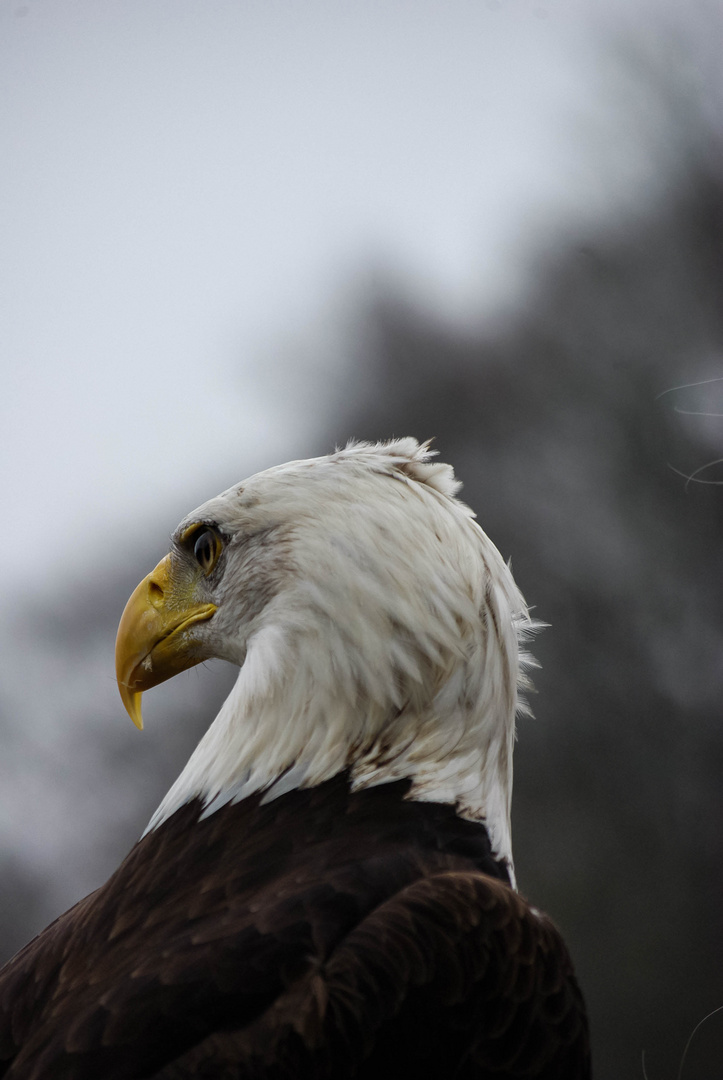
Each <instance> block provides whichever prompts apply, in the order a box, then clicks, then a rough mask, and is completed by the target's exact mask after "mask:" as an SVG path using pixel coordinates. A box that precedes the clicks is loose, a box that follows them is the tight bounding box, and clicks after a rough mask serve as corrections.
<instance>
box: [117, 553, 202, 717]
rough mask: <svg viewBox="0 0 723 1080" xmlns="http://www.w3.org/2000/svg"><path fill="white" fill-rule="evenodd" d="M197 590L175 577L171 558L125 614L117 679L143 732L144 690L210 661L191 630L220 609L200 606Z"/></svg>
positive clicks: (148, 580) (162, 563)
mask: <svg viewBox="0 0 723 1080" xmlns="http://www.w3.org/2000/svg"><path fill="white" fill-rule="evenodd" d="M193 587H194V582H193V581H191V580H181V579H180V575H174V574H173V572H172V565H171V556H170V555H166V557H165V559H161V561H160V562H159V564H158V566H157V567H156V568H155V570H153V571H151V573H150V574H149V575H148V577H146V578H144V579H143V581H142V582H141V583H140V585H139V586H138V587H137V589H135V591H134V592H133V593H132V595H131V598H130V600H129V601H128V603H127V604H126V606H125V610H124V612H123V614H122V616H121V621H120V625H119V627H118V636H117V638H116V643H115V670H116V678H117V680H118V689H119V690H120V695H121V698H122V699H123V704H124V705H125V707H126V711H127V713H128V715H129V716H130V718H131V720H132V721H133V723H134V724H135V725H136V727H137V728H139V729H140V730H142V729H143V717H142V715H141V696H142V694H143V691H144V690H150V688H151V687H152V686H157V685H158V683H162V682H165V680H166V679H170V678H172V677H173V676H174V675H177V674H178V672H179V671H185V670H186V668H190V667H193V666H194V664H200V663H201V661H203V660H205V659H207V657H206V655H204V653H203V652H202V650H201V649H200V648H199V647H198V644H197V643H196V642H195V641H194V638H193V634H192V633H189V631H190V630H191V627H192V626H194V625H195V623H198V622H203V621H204V620H206V619H210V618H211V616H212V615H213V613H214V611H215V610H216V605H215V604H199V603H198V602H197V601H196V600H195V599H194V596H193V591H194V588H193Z"/></svg>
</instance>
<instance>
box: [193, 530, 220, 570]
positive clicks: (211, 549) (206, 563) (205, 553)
mask: <svg viewBox="0 0 723 1080" xmlns="http://www.w3.org/2000/svg"><path fill="white" fill-rule="evenodd" d="M193 554H194V555H195V556H196V559H197V561H198V563H199V564H200V565H201V566H202V567H203V569H204V570H208V568H209V567H210V566H211V565H212V563H213V559H214V555H215V554H216V545H215V543H214V540H213V533H212V532H211V531H210V529H204V531H203V532H202V533H201V535H200V536H199V538H198V540H197V541H196V543H195V544H194V545H193Z"/></svg>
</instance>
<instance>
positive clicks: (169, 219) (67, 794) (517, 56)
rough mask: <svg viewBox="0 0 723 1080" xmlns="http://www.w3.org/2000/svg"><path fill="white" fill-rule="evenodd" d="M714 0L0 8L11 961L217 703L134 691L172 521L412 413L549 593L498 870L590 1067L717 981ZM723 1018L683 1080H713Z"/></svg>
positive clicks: (169, 1) (646, 1035) (718, 166)
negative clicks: (565, 965)
mask: <svg viewBox="0 0 723 1080" xmlns="http://www.w3.org/2000/svg"><path fill="white" fill-rule="evenodd" d="M722 42H723V5H722V4H721V3H720V2H709V3H705V2H703V0H692V2H690V3H688V4H687V5H685V7H684V8H683V6H682V5H680V4H677V3H675V2H673V0H671V2H670V3H665V2H663V0H661V2H653V0H647V2H646V0H627V2H625V3H623V2H622V0H620V2H618V0H599V2H598V0H529V2H528V0H414V2H413V3H412V2H407V0H385V2H384V3H382V2H377V0H352V2H350V3H344V4H341V3H337V2H333V0H328V2H322V0H305V2H304V3H296V4H294V3H291V2H289V0H286V2H284V0H203V2H201V0H9V2H8V0H0V147H1V149H0V160H2V163H3V164H2V169H0V206H1V207H2V210H1V221H2V226H1V227H2V240H1V241H0V311H1V321H0V365H1V366H2V372H1V381H0V411H1V415H2V421H1V422H2V432H3V438H2V469H1V472H0V483H1V484H2V506H3V518H4V521H3V533H4V536H5V542H4V543H5V546H4V549H3V550H4V554H3V558H2V559H1V560H0V600H1V602H0V663H1V666H2V671H1V675H2V683H1V684H0V959H5V958H7V957H9V956H10V955H11V954H12V953H13V952H14V951H15V950H16V949H17V948H19V947H20V946H21V945H22V944H24V942H25V941H26V940H27V939H28V938H29V937H30V936H31V935H33V934H34V933H36V932H37V931H38V930H40V929H41V928H42V927H43V926H44V925H45V924H46V923H47V922H48V921H49V920H50V919H52V918H53V917H54V916H56V915H57V914H59V913H60V912H61V911H62V910H64V909H65V908H66V907H67V906H69V905H70V904H71V903H73V902H74V901H75V900H76V899H78V898H79V897H81V896H82V895H84V894H85V893H86V892H88V891H89V890H90V889H93V888H95V887H96V886H97V885H99V884H101V883H102V882H103V880H104V879H105V878H106V876H107V875H108V874H109V873H110V872H111V871H112V870H113V869H114V868H115V866H116V865H117V864H118V862H119V861H120V860H121V858H122V857H123V855H124V854H125V852H126V851H127V850H128V848H129V847H130V845H131V844H132V843H133V842H134V840H135V839H136V838H137V837H138V835H139V834H140V832H141V831H142V830H143V828H144V826H145V824H146V822H147V820H148V818H149V816H150V814H151V813H152V811H153V810H154V808H155V807H156V805H157V804H158V802H159V801H160V799H161V797H162V795H163V794H164V792H165V790H166V789H167V787H168V786H169V785H170V783H171V782H172V780H173V779H174V778H175V776H176V775H177V773H178V772H179V770H180V768H181V767H182V765H183V763H184V762H185V760H186V758H187V756H188V755H189V753H190V751H191V749H192V748H193V746H194V745H195V743H196V741H197V739H198V737H199V736H200V734H201V733H202V731H203V730H205V728H206V726H207V725H208V723H209V721H210V720H211V719H212V718H213V716H214V715H215V712H216V710H217V708H218V706H219V704H220V702H221V701H222V700H223V697H224V695H225V694H226V692H227V691H228V688H229V686H230V684H231V681H232V679H233V677H234V672H233V670H232V669H230V668H229V667H227V666H225V665H223V664H220V663H217V664H215V665H208V666H207V667H204V668H195V669H194V670H193V671H191V672H188V673H186V675H185V676H182V677H180V678H179V679H177V680H173V682H171V683H169V684H167V685H166V686H163V687H161V688H159V689H158V690H156V691H154V692H153V693H152V694H149V695H148V696H147V698H146V699H145V702H144V712H145V716H146V730H145V731H144V733H143V734H142V735H139V734H138V732H137V731H135V729H134V728H133V727H132V725H131V723H130V721H129V720H128V718H127V717H126V716H125V714H124V712H123V709H122V706H121V703H120V699H119V697H118V692H117V689H116V686H115V680H114V670H113V648H114V638H115V630H116V626H117V622H118V618H119V616H120V613H121V611H122V608H123V605H124V603H125V600H126V598H127V596H128V595H129V593H130V592H131V590H132V589H133V588H134V586H135V585H136V584H137V582H138V581H139V580H140V578H141V577H142V576H143V575H144V574H145V573H146V572H147V571H148V570H149V569H150V568H151V567H152V566H154V565H155V563H156V562H157V561H158V559H159V558H161V557H162V555H163V554H164V553H165V551H166V545H167V537H168V534H169V533H170V531H171V530H172V529H173V527H174V526H175V524H176V523H177V521H178V520H179V519H180V518H181V517H182V516H183V515H185V513H186V512H188V511H189V510H190V509H192V508H193V507H194V506H196V505H197V504H199V503H200V502H202V501H204V500H205V499H207V498H209V497H210V496H212V495H214V494H216V493H217V492H218V491H220V490H222V489H223V488H225V487H227V486H228V485H230V484H231V483H233V482H235V481H238V480H240V479H242V478H243V477H244V476H246V475H249V474H250V473H252V472H254V471H257V470H258V469H261V468H265V467H267V466H269V465H272V464H276V463H278V462H280V461H283V460H285V459H288V458H297V457H306V456H310V455H316V454H319V453H325V452H328V451H330V450H331V449H333V447H334V445H335V444H336V443H340V444H343V443H344V442H345V441H346V440H347V439H348V438H349V437H352V436H354V437H357V438H365V439H377V438H386V437H390V436H393V435H406V434H412V435H415V436H417V437H418V438H420V439H424V438H428V437H430V436H435V437H436V445H437V447H438V449H439V451H440V454H441V459H442V460H445V461H450V462H451V463H452V464H454V466H455V468H456V470H457V473H458V475H459V476H460V478H461V479H462V480H463V481H464V484H465V488H464V497H465V498H466V501H468V502H469V503H470V505H472V506H473V507H474V509H475V510H476V511H477V513H478V516H479V520H480V522H481V524H482V525H483V527H484V528H485V530H486V531H487V532H488V533H489V534H490V535H491V536H492V538H493V539H494V541H495V542H496V543H497V545H498V547H499V548H500V549H501V551H502V553H503V554H504V556H505V557H507V558H511V559H512V565H513V569H514V571H515V575H516V577H517V580H518V581H519V583H520V585H521V587H522V589H523V591H524V593H525V595H526V596H527V598H528V600H529V602H530V603H531V604H532V605H534V612H535V615H536V616H537V617H538V618H540V619H543V620H545V621H546V622H549V623H550V624H551V626H550V629H548V630H546V631H545V632H544V633H543V634H542V635H541V636H540V637H539V638H538V640H537V642H536V646H535V652H536V655H537V657H538V659H539V660H540V661H541V663H542V668H541V670H540V671H539V673H538V674H537V676H536V680H535V681H536V686H537V691H538V692H537V694H536V695H535V697H534V700H533V707H534V711H535V714H536V715H535V718H534V719H524V720H523V721H522V722H521V723H520V725H519V741H518V748H517V755H516V778H515V795H514V808H513V809H514V817H513V837H514V841H515V852H516V863H517V870H518V877H519V881H520V887H521V889H522V890H523V892H525V893H526V894H527V895H529V896H530V897H531V898H533V899H534V902H535V903H536V904H538V905H539V906H540V907H543V908H545V909H546V910H547V911H549V913H550V914H551V915H552V916H553V918H554V919H555V920H556V921H557V922H558V924H559V925H560V927H561V928H562V930H563V933H564V934H565V936H566V938H567V941H568V943H569V945H570V948H571V951H572V953H573V956H574V958H575V961H576V964H577V969H578V973H579V977H580V981H581V983H582V986H583V988H584V991H585V993H586V996H587V1000H588V1004H589V1010H590V1016H591V1023H592V1030H593V1040H594V1052H595V1061H596V1075H597V1076H598V1077H599V1078H600V1077H602V1078H610V1080H619V1078H624V1077H631V1078H633V1077H634V1078H643V1077H645V1076H647V1080H673V1078H675V1077H676V1076H677V1074H678V1066H679V1063H680V1059H681V1055H682V1053H683V1049H684V1046H685V1043H686V1040H687V1039H688V1037H689V1035H690V1034H691V1032H692V1031H693V1029H694V1027H695V1025H696V1024H697V1023H698V1022H699V1021H701V1020H702V1019H703V1017H705V1016H706V1014H707V1013H709V1012H710V1011H711V1010H713V1009H715V1008H717V1007H718V1006H721V1005H723V964H722V961H723V903H722V900H723V895H722V892H723V725H722V724H721V720H722V717H721V690H722V689H723V648H722V646H723V618H722V604H721V598H722V597H723V590H722V589H721V581H722V578H723V574H722V571H723V565H722V563H723V547H722V545H721V541H722V539H723V466H722V465H721V461H720V459H721V458H723V353H722V349H723V318H722V317H723V154H722V150H723V109H722V106H723V67H721V64H720V53H721V44H722ZM722 1063H723V1013H721V1014H718V1015H716V1016H713V1017H711V1018H710V1019H709V1020H708V1021H707V1022H706V1024H704V1025H703V1027H702V1028H701V1029H700V1030H699V1031H698V1032H697V1034H696V1036H695V1038H694V1040H693V1042H692V1044H691V1046H690V1050H689V1053H688V1057H687V1061H686V1065H685V1072H684V1080H694V1078H696V1080H698V1078H705V1080H712V1078H714V1077H715V1078H719V1077H720V1076H721V1069H722V1068H723V1065H722Z"/></svg>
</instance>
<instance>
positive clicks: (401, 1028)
mask: <svg viewBox="0 0 723 1080" xmlns="http://www.w3.org/2000/svg"><path fill="white" fill-rule="evenodd" d="M458 487H459V485H458V483H457V482H456V481H455V479H454V474H453V472H452V469H451V468H450V467H449V466H447V465H442V464H438V463H435V462H434V461H433V460H432V456H431V452H430V450H429V447H428V445H423V446H420V445H419V444H418V443H417V442H416V441H415V440H414V439H411V438H408V439H400V440H397V441H393V442H389V443H385V444H379V445H371V444H365V443H358V444H350V445H349V446H348V447H346V449H343V450H340V451H337V452H336V453H334V454H331V455H329V456H327V457H321V458H316V459H314V460H310V461H295V462H292V463H290V464H287V465H282V466H279V467H277V468H273V469H270V470H268V471H267V472H263V473H260V474H258V475H256V476H252V477H251V478H250V479H249V480H246V481H245V482H243V483H241V484H239V485H238V486H236V487H233V488H230V489H229V490H228V491H225V492H224V493H223V494H221V495H219V496H218V497H217V498H214V499H211V500H210V501H209V502H206V503H204V505H202V506H201V507H199V509H197V510H194V511H193V513H192V514H189V515H188V517H186V518H185V519H184V520H183V521H182V522H181V523H180V525H179V526H178V528H177V529H176V530H175V532H174V533H173V535H172V539H171V548H170V552H169V554H167V555H166V557H165V558H164V559H162V561H161V562H160V563H159V564H158V566H156V568H155V569H154V570H153V571H152V572H151V573H150V574H149V575H148V576H147V577H146V578H145V579H144V580H143V581H142V582H141V584H140V585H139V586H138V588H137V589H136V590H135V592H134V593H133V595H132V596H131V598H130V600H129V601H128V604H127V606H126V609H125V611H124V613H123V616H122V619H121V622H120V627H119V631H118V639H117V648H116V667H117V676H118V683H119V687H120V692H121V697H122V699H123V702H124V704H125V706H126V709H127V711H128V712H129V714H130V716H131V718H132V719H133V720H134V721H135V723H136V724H137V725H138V727H141V726H142V719H141V695H142V693H143V692H144V691H145V690H148V689H149V688H151V687H153V686H155V685H157V684H158V683H161V682H163V681H164V680H165V679H169V678H171V677H172V676H173V675H175V674H176V673H177V672H179V671H182V670H184V669H185V668H189V667H191V666H192V665H194V664H198V663H200V662H201V661H203V660H206V659H207V658H210V657H221V658H223V659H225V660H230V661H231V662H232V663H234V664H237V665H238V667H239V668H240V672H239V675H238V680H237V682H236V684H235V686H234V688H233V690H232V691H231V693H230V695H229V697H228V699H227V700H226V702H225V704H224V705H223V707H222V708H221V711H220V712H219V714H218V716H217V717H216V719H215V720H214V721H213V723H212V724H211V726H210V727H209V729H208V731H207V733H206V735H205V736H204V737H203V738H202V740H201V742H200V743H199V745H198V747H197V749H196V750H195V752H194V753H193V755H192V756H191V758H190V760H189V762H188V764H187V765H186V767H185V768H184V770H183V772H182V773H181V775H180V777H179V778H178V780H177V781H176V783H175V784H174V785H173V787H172V788H171V789H170V791H169V792H168V794H167V795H166V797H165V798H164V799H163V801H162V802H161V804H160V806H159V807H158V810H157V811H156V813H155V814H154V815H153V817H152V818H151V821H150V823H149V825H148V828H147V829H146V831H145V833H144V834H143V836H142V837H141V839H140V840H139V841H138V843H137V844H136V845H135V846H134V847H133V848H132V850H131V851H130V853H129V855H128V856H127V858H126V859H125V861H124V862H123V863H122V864H121V865H120V867H119V868H118V869H117V870H116V872H115V873H114V874H113V875H112V877H111V878H110V879H109V880H108V881H107V882H106V883H105V885H103V886H102V887H101V888H100V889H98V890H97V891H96V892H94V893H92V894H91V895H90V896H87V897H86V898H85V899H84V900H81V901H80V902H79V903H78V904H76V905H75V907H73V908H71V910H70V911H68V912H66V914H65V915H63V916H61V917H60V918H59V919H57V920H56V921H55V922H54V923H53V924H52V925H51V926H49V927H48V928H47V929H46V930H45V931H44V932H43V933H41V934H40V935H39V936H38V937H37V938H35V940H34V941H32V942H31V943H30V944H29V945H27V946H26V947H25V948H24V949H23V950H22V951H21V952H20V953H18V955H17V956H16V957H15V958H14V959H13V960H11V961H10V962H9V964H7V965H6V967H5V968H4V969H3V971H2V973H0V1076H2V1077H4V1078H6V1080H41V1078H42V1080H126V1078H156V1080H182V1078H183V1080H186V1078H196V1077H204V1078H215V1080H222V1078H223V1080H232V1078H239V1080H240V1078H244V1080H246V1078H249V1080H250V1078H264V1080H269V1078H278V1080H282V1078H289V1080H290V1078H296V1080H300V1078H304V1077H308V1078H312V1077H313V1078H330V1080H332V1078H333V1080H337V1078H345V1077H350V1078H351V1077H355V1078H361V1080H366V1078H377V1080H378V1078H379V1077H397V1078H402V1080H403V1078H406V1077H414V1078H415V1080H417V1078H420V1080H424V1078H428V1080H432V1078H434V1080H442V1078H444V1080H446V1078H453V1077H457V1078H463V1080H477V1078H480V1080H481V1078H487V1077H496V1078H498V1080H499V1078H503V1077H518V1078H519V1077H537V1078H541V1077H546V1078H562V1080H581V1078H584V1077H587V1076H589V1067H590V1066H589V1050H588V1035H587V1022H586V1017H585V1009H584V1004H583V1001H582V997H581V994H580V991H579V989H578V986H577V983H576V980H575V976H574V973H573V967H572V964H571V961H570V958H569V956H568V953H567V950H566V948H565V945H564V943H563V941H562V938H561V936H560V934H559V932H558V931H557V930H556V928H555V927H554V926H553V924H552V923H551V922H550V920H549V919H548V918H546V917H545V916H544V915H541V914H540V913H539V912H538V911H537V910H536V909H535V908H533V907H531V906H530V905H529V904H528V903H527V902H526V901H525V900H524V899H522V897H521V896H520V895H519V893H518V892H517V891H516V888H515V880H514V871H513V862H512V848H511V841H510V795H511V787H512V748H513V739H514V725H515V713H516V710H517V709H518V708H519V702H520V699H519V696H518V694H519V687H520V685H521V684H522V683H523V682H524V680H523V677H522V675H521V673H522V671H523V669H524V653H523V650H522V648H521V646H522V644H523V638H524V636H525V634H526V632H527V631H529V629H530V626H531V623H530V618H529V615H528V612H527V608H526V606H525V603H524V600H523V598H522V596H521V594H520V592H519V591H518V589H517V587H516V585H515V583H514V581H513V579H512V576H511V574H510V571H509V569H508V567H507V566H506V565H505V563H504V562H503V560H502V558H501V556H500V554H499V552H498V551H497V549H496V548H495V547H494V545H493V544H492V543H491V541H490V540H489V539H488V538H487V536H486V535H485V533H484V532H483V531H482V529H481V528H479V526H478V525H477V524H476V522H475V521H474V515H473V513H472V511H471V510H469V509H468V508H467V507H466V506H465V505H464V504H463V503H461V502H460V501H458V500H457V499H456V498H455V495H456V492H457V489H458Z"/></svg>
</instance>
